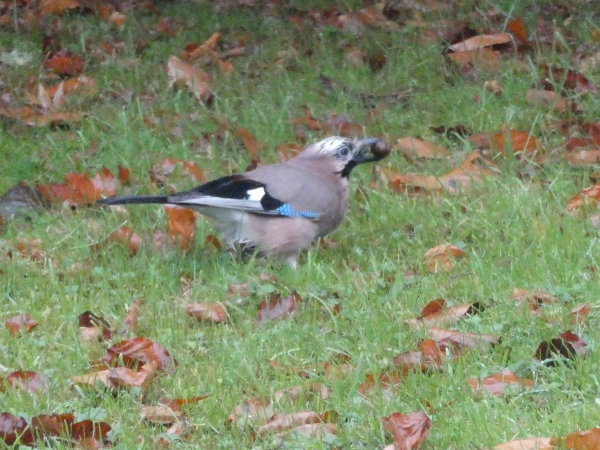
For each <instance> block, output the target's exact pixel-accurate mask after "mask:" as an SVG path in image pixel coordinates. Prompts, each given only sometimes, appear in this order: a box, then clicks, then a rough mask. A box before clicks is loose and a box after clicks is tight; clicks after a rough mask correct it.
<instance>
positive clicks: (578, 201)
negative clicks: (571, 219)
mask: <svg viewBox="0 0 600 450" xmlns="http://www.w3.org/2000/svg"><path fill="white" fill-rule="evenodd" d="M599 201H600V183H596V184H593V185H592V186H590V187H589V188H586V189H584V190H583V191H581V192H579V193H578V194H576V195H575V196H574V197H573V198H571V200H569V201H568V202H567V208H566V209H567V212H569V213H573V212H574V211H577V210H578V209H580V208H581V207H582V206H584V205H589V204H591V205H593V206H594V207H596V206H597V204H598V202H599Z"/></svg>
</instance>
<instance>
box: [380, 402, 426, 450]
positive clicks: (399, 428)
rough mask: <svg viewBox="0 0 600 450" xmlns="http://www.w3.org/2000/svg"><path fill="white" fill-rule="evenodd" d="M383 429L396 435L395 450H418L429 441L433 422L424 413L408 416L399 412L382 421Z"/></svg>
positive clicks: (414, 413)
mask: <svg viewBox="0 0 600 450" xmlns="http://www.w3.org/2000/svg"><path fill="white" fill-rule="evenodd" d="M381 423H382V425H383V429H384V430H385V431H387V432H392V433H393V434H394V449H395V450H412V449H415V450H418V449H419V448H421V445H422V444H423V442H424V441H425V439H427V436H428V434H429V429H430V428H431V420H429V417H427V415H426V414H425V413H424V412H422V411H415V412H413V413H410V414H408V415H404V414H402V413H399V412H395V413H392V414H390V415H389V416H387V417H383V418H382V419H381Z"/></svg>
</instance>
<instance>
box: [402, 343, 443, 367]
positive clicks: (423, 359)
mask: <svg viewBox="0 0 600 450" xmlns="http://www.w3.org/2000/svg"><path fill="white" fill-rule="evenodd" d="M444 355H445V349H444V346H438V345H437V343H436V342H435V341H434V340H433V339H426V340H424V341H421V342H419V345H418V351H408V352H404V353H400V354H399V355H398V356H396V357H395V358H394V360H393V363H394V364H396V365H397V366H400V369H401V370H402V373H403V374H404V375H408V374H409V373H411V372H424V373H425V372H428V371H434V372H435V371H438V370H440V369H441V367H442V356H444Z"/></svg>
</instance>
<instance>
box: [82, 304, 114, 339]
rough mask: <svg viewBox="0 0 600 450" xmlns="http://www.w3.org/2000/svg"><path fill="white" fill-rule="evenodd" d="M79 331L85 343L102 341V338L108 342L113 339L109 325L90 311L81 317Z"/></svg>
mask: <svg viewBox="0 0 600 450" xmlns="http://www.w3.org/2000/svg"><path fill="white" fill-rule="evenodd" d="M79 329H80V331H81V335H82V338H83V340H84V341H90V340H100V339H102V338H104V339H107V340H108V339H110V338H111V337H112V331H110V325H109V323H108V322H107V321H106V320H104V319H103V318H102V317H99V316H97V315H96V314H94V313H92V312H90V311H85V312H84V313H81V314H80V315H79Z"/></svg>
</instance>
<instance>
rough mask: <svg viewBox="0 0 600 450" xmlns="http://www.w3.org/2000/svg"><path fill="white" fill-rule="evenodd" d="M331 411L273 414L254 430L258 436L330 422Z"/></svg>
mask: <svg viewBox="0 0 600 450" xmlns="http://www.w3.org/2000/svg"><path fill="white" fill-rule="evenodd" d="M331 415H335V414H332V412H331V411H325V412H323V413H317V412H315V411H298V412H295V413H292V414H283V413H277V414H275V415H274V416H273V417H272V418H271V420H270V421H269V422H268V423H267V424H265V425H263V426H261V427H259V428H258V429H257V430H256V433H257V434H258V435H263V434H267V433H274V432H280V431H285V430H289V429H292V428H295V427H298V426H301V425H305V424H310V423H323V422H328V421H330V420H331V418H330V416H331Z"/></svg>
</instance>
